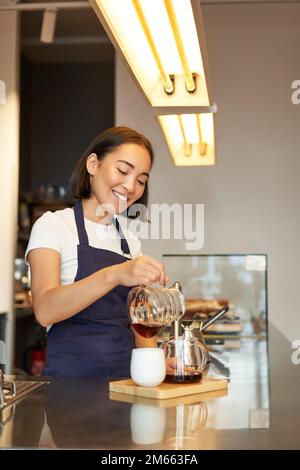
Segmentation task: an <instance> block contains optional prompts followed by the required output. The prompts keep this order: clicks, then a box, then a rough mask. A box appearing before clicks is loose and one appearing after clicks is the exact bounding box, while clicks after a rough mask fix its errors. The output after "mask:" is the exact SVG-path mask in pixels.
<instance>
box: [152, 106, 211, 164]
mask: <svg viewBox="0 0 300 470" xmlns="http://www.w3.org/2000/svg"><path fill="white" fill-rule="evenodd" d="M157 117H158V120H159V123H160V126H161V128H162V131H163V134H164V137H165V139H166V142H167V145H168V148H169V150H170V153H171V156H172V158H173V161H174V163H175V165H176V166H202V165H203V166H209V165H215V163H216V162H215V137H214V115H213V113H210V112H208V113H197V114H195V113H193V114H169V115H158V116H157Z"/></svg>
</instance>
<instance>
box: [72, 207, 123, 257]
mask: <svg viewBox="0 0 300 470" xmlns="http://www.w3.org/2000/svg"><path fill="white" fill-rule="evenodd" d="M74 214H75V221H76V226H77V233H78V238H79V244H80V245H88V244H89V239H88V236H87V233H86V230H85V226H84V216H83V208H82V201H81V200H79V201H77V202H76V203H75V205H74ZM113 223H114V225H115V227H116V229H117V232H118V234H119V237H120V239H121V250H122V252H123V253H124V255H129V256H130V258H131V253H130V249H129V246H128V243H127V240H126V238H125V236H124V233H123V230H122V228H121V226H120V223H119V221H118V219H117V218H116V217H113Z"/></svg>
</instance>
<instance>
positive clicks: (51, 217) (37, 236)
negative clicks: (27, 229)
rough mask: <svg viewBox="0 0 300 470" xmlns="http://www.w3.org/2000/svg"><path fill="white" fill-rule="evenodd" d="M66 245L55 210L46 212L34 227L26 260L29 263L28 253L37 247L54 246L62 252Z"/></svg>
mask: <svg viewBox="0 0 300 470" xmlns="http://www.w3.org/2000/svg"><path fill="white" fill-rule="evenodd" d="M64 245H65V240H64V236H63V233H62V230H61V221H60V220H59V217H57V216H56V215H55V214H54V213H53V212H50V211H48V212H45V214H43V215H42V216H41V217H40V218H39V219H37V221H36V222H35V223H34V225H33V227H32V230H31V233H30V238H29V242H28V246H27V249H26V253H25V261H26V263H27V264H28V259H27V256H28V253H29V252H30V251H31V250H33V249H35V248H52V249H53V250H55V251H58V252H59V253H60V254H62V250H63V248H64Z"/></svg>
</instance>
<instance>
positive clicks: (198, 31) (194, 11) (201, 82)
mask: <svg viewBox="0 0 300 470" xmlns="http://www.w3.org/2000/svg"><path fill="white" fill-rule="evenodd" d="M90 4H91V5H92V7H93V9H94V10H95V13H96V15H97V16H98V18H99V20H100V22H101V24H102V26H103V27H104V29H105V30H106V33H107V35H108V36H109V38H110V40H111V41H112V43H113V45H114V46H115V48H116V50H117V51H118V52H119V53H120V54H121V56H122V57H123V59H125V61H126V63H127V66H129V70H130V72H131V74H132V76H133V78H134V80H135V81H136V83H137V85H138V86H139V87H140V88H141V89H142V91H143V93H144V94H145V96H146V97H147V99H148V101H149V103H150V105H151V106H153V107H173V108H175V107H180V106H185V107H197V108H199V107H202V108H209V107H212V106H213V99H212V89H211V86H210V77H209V70H208V60H207V49H206V41H205V35H204V27H203V21H202V13H201V7H200V2H199V0H121V1H120V0H90Z"/></svg>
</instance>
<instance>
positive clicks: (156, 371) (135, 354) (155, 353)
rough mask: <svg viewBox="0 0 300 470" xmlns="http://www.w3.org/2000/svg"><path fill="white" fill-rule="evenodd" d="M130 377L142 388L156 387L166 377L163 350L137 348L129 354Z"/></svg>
mask: <svg viewBox="0 0 300 470" xmlns="http://www.w3.org/2000/svg"><path fill="white" fill-rule="evenodd" d="M130 376H131V378H132V380H133V381H134V382H135V383H136V384H137V385H141V386H142V387H156V385H159V384H161V383H162V382H163V381H164V379H165V377H166V358H165V354H164V350H163V349H159V348H137V349H133V350H132V353H131V362H130Z"/></svg>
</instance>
